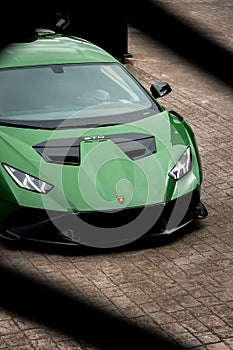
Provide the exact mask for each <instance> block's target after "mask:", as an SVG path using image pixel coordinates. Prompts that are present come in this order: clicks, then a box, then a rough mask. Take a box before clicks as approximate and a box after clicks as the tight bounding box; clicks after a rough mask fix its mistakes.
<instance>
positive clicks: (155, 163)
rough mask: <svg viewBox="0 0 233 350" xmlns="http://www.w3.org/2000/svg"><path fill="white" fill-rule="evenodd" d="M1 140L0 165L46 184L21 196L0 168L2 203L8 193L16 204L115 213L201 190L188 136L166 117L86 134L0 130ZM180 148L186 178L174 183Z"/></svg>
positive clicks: (164, 114)
mask: <svg viewBox="0 0 233 350" xmlns="http://www.w3.org/2000/svg"><path fill="white" fill-rule="evenodd" d="M0 136H1V159H2V163H5V164H8V165H10V166H12V167H15V168H16V169H19V170H21V171H23V172H25V173H27V174H30V175H32V176H34V177H36V178H39V179H41V180H43V181H46V182H48V183H50V184H52V185H53V189H52V190H51V191H50V192H49V194H46V195H44V194H38V193H33V192H31V191H28V190H24V189H22V188H19V187H18V186H17V185H16V184H15V183H14V182H13V180H12V179H11V178H10V177H9V175H8V174H7V173H6V171H5V169H3V167H2V168H1V170H0V172H1V175H2V178H3V180H2V181H3V182H5V184H6V186H5V188H6V189H5V190H4V193H3V197H4V196H7V198H9V193H10V194H11V200H12V201H15V202H17V203H20V205H27V206H32V207H37V208H41V207H43V208H46V209H52V210H63V211H68V210H73V211H92V210H114V209H118V208H122V207H134V206H143V205H149V204H154V203H158V202H163V201H167V200H170V199H172V198H175V197H178V196H179V195H182V194H185V193H187V192H189V191H191V190H193V189H194V188H196V187H197V186H199V185H200V175H199V169H198V160H197V157H196V150H195V147H194V146H193V143H192V137H191V135H190V133H189V132H188V130H187V128H186V127H185V124H184V122H180V121H178V120H175V119H174V118H173V117H172V116H171V115H170V114H169V113H168V112H167V111H163V112H161V113H159V114H156V115H153V116H150V117H147V118H145V119H141V120H139V121H136V122H132V123H128V124H121V125H115V126H106V127H103V126H101V127H97V128H86V129H78V128H77V129H76V128H75V129H66V130H42V129H26V128H17V127H6V126H1V127H0ZM103 141H104V142H103ZM187 145H190V147H191V149H192V153H193V172H192V174H190V175H187V177H189V179H188V181H184V180H180V181H179V184H178V183H177V182H176V181H175V180H173V179H172V178H171V177H169V176H168V173H169V171H170V170H171V168H172V167H173V166H174V165H175V163H176V162H177V161H178V159H179V158H180V156H181V155H182V153H183V152H184V150H185V149H186V147H187ZM70 150H71V153H69V152H70ZM56 152H57V154H56ZM135 154H136V156H135ZM186 180H187V178H186ZM121 197H122V198H123V200H122V202H121V200H120V198H121Z"/></svg>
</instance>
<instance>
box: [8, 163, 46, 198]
mask: <svg viewBox="0 0 233 350" xmlns="http://www.w3.org/2000/svg"><path fill="white" fill-rule="evenodd" d="M3 167H4V168H5V169H6V171H7V172H8V174H9V175H10V176H11V177H12V179H13V180H14V181H15V182H16V184H17V185H18V186H19V187H22V188H25V189H27V190H30V191H34V192H39V193H47V192H49V191H50V190H51V189H52V188H53V186H52V185H50V184H48V183H47V182H44V181H42V180H40V179H37V178H35V177H33V176H31V175H28V174H26V173H23V172H22V171H20V170H18V169H15V168H13V167H11V166H9V165H6V164H3Z"/></svg>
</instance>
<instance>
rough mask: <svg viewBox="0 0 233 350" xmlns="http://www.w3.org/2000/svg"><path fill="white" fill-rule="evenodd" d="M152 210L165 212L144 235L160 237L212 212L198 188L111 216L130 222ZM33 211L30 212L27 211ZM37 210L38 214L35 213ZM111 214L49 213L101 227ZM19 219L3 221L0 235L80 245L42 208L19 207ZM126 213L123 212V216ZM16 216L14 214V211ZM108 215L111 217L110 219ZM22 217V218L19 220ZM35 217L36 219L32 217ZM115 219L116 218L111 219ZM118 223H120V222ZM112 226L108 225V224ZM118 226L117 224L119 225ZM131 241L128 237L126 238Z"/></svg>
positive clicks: (10, 237)
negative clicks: (177, 213)
mask: <svg viewBox="0 0 233 350" xmlns="http://www.w3.org/2000/svg"><path fill="white" fill-rule="evenodd" d="M187 198H188V200H189V206H188V209H187V211H186V213H185V215H184V216H183V218H182V220H181V221H180V222H179V223H178V224H176V225H174V227H173V226H172V223H171V220H170V217H171V212H172V211H173V208H174V207H175V206H176V209H177V208H178V210H179V209H180V207H181V209H182V210H183V211H184V208H182V205H183V203H186V200H187ZM143 209H146V210H149V211H151V213H155V212H156V210H159V211H160V212H162V214H161V215H160V217H159V218H158V220H156V222H155V224H154V226H153V227H152V228H151V229H150V230H149V231H148V232H147V233H145V234H144V235H143V236H142V237H141V238H139V239H144V238H147V237H148V236H150V237H152V236H160V235H170V234H172V233H173V232H176V231H178V230H180V229H181V228H183V227H185V226H186V225H188V224H189V223H190V222H192V221H193V220H199V219H205V218H206V217H207V215H208V211H207V209H206V207H205V205H204V204H203V203H202V202H201V201H200V192H199V190H194V191H193V192H190V193H188V194H187V195H184V196H182V197H179V198H177V199H175V200H172V201H169V202H164V203H158V204H154V205H150V206H147V207H136V208H126V209H125V210H123V211H121V212H120V213H119V212H110V213H111V214H112V215H113V216H112V217H111V219H114V218H115V219H116V222H117V223H119V221H118V220H119V218H120V219H122V220H123V224H126V223H127V221H128V222H130V220H131V219H132V220H133V218H134V217H137V215H139V213H140V212H141V211H142V210H143ZM28 212H29V215H27V213H28ZM33 213H36V214H37V215H33ZM110 213H109V212H108V213H103V212H101V213H99V212H89V213H87V212H85V213H84V212H79V213H64V212H62V213H61V212H50V213H49V216H50V215H52V217H53V220H55V221H56V220H62V219H63V218H65V219H67V218H69V216H70V215H78V216H79V217H80V218H81V219H82V220H84V221H86V222H89V223H92V224H93V223H94V225H95V224H96V225H97V227H98V223H99V222H100V223H101V224H102V223H103V222H109V220H108V219H109V215H110ZM18 214H19V215H18V219H17V218H16V219H14V220H13V217H10V218H9V219H8V220H7V222H6V223H5V225H4V223H3V225H2V226H3V227H4V229H3V228H2V229H1V231H0V237H2V238H4V239H7V240H30V241H37V242H38V241H39V242H48V243H55V244H66V245H67V244H68V245H80V243H78V242H77V241H72V240H71V238H70V236H69V235H67V234H66V232H59V231H58V230H57V228H56V227H55V225H54V224H53V223H52V222H51V220H50V217H49V216H48V215H47V213H46V211H45V210H38V209H29V208H28V209H27V208H25V209H21V208H20V209H19V211H18ZM122 214H123V215H122ZM13 215H14V214H13ZM29 217H31V218H34V217H36V219H35V221H34V222H31V223H28V220H29V219H28V218H29ZM107 217H108V219H107ZM17 220H18V221H17ZM31 220H32V219H31ZM111 221H113V222H114V220H111ZM12 222H15V223H16V226H14V227H12V226H11V225H12ZM117 226H118V225H117ZM101 227H103V226H101ZM107 227H108V226H107ZM115 227H116V226H115ZM126 240H127V239H126Z"/></svg>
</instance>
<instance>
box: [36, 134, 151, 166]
mask: <svg viewBox="0 0 233 350" xmlns="http://www.w3.org/2000/svg"><path fill="white" fill-rule="evenodd" d="M103 139H111V140H112V141H113V142H114V143H115V144H116V145H117V146H118V147H119V148H120V149H121V150H122V151H123V152H124V153H125V154H126V155H127V156H128V157H129V158H130V159H132V160H137V159H140V158H144V157H147V156H150V155H151V154H153V153H156V145H155V139H154V137H153V136H150V135H146V134H139V133H127V134H118V135H106V136H101V138H98V137H97V136H93V137H89V136H88V137H81V138H76V139H75V138H69V139H53V140H49V141H47V142H43V143H40V144H38V145H36V146H34V149H35V150H36V151H37V153H39V154H40V155H41V157H42V158H43V159H44V160H45V161H46V162H49V163H56V164H64V165H80V143H81V142H85V141H88V142H90V141H92V142H101V141H103Z"/></svg>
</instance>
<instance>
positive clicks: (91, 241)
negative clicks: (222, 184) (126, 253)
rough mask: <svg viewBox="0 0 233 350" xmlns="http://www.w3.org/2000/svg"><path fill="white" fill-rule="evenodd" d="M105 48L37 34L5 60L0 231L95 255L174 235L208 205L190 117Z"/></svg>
mask: <svg viewBox="0 0 233 350" xmlns="http://www.w3.org/2000/svg"><path fill="white" fill-rule="evenodd" d="M170 91H171V87H170V86H169V84H168V83H166V82H157V83H153V84H152V85H151V87H150V91H149V90H147V89H146V88H145V87H144V86H143V85H142V84H141V83H140V82H139V81H138V79H137V78H136V77H135V76H134V75H133V74H132V73H131V72H130V71H129V70H128V69H127V67H126V65H124V64H123V63H121V62H120V61H119V60H117V59H116V58H114V57H113V56H111V55H110V54H109V53H107V52H106V51H105V50H103V49H101V48H100V47H98V46H96V45H94V44H93V43H90V42H88V41H86V40H84V39H81V38H78V37H73V36H67V35H64V34H63V35H62V34H57V33H55V32H53V31H50V30H45V29H37V30H36V34H35V38H33V39H32V40H29V41H27V42H26V41H25V42H22V43H12V44H10V45H9V46H7V47H5V48H4V49H3V50H2V51H1V54H0V152H1V153H0V154H1V155H0V157H1V164H0V205H1V211H0V227H1V233H0V235H1V237H2V238H3V239H8V240H34V241H40V242H54V243H55V242H56V243H60V244H70V245H73V244H74V245H79V244H81V245H85V246H89V247H96V248H111V247H117V246H122V245H125V244H128V243H131V242H134V241H137V240H139V239H143V238H145V237H148V236H152V235H160V234H170V233H172V232H174V231H177V230H179V229H180V228H181V227H183V226H185V225H187V224H188V223H190V222H191V221H193V220H196V219H203V218H205V217H206V216H207V210H206V208H205V206H204V205H203V204H202V202H201V200H200V187H201V183H202V168H201V162H200V156H199V153H198V148H197V145H196V141H195V137H194V134H193V132H192V129H191V128H190V126H189V124H188V122H187V121H186V120H185V119H184V117H183V116H181V115H180V114H179V113H178V112H176V111H168V110H166V109H165V107H164V106H163V105H161V104H160V103H159V102H158V98H160V97H162V96H164V95H166V94H167V93H169V92H170Z"/></svg>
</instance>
